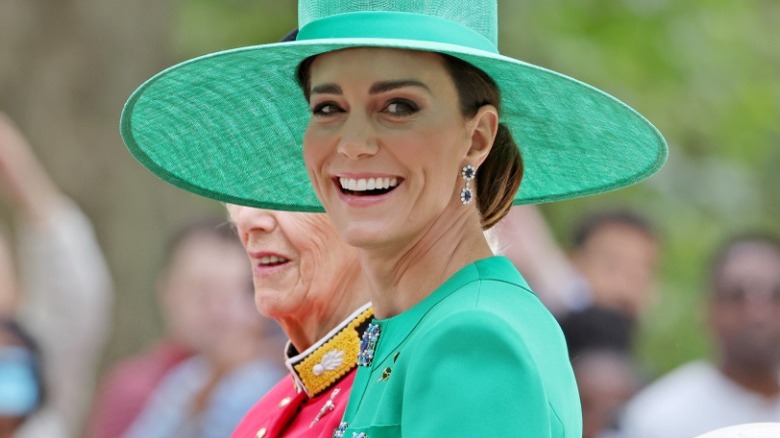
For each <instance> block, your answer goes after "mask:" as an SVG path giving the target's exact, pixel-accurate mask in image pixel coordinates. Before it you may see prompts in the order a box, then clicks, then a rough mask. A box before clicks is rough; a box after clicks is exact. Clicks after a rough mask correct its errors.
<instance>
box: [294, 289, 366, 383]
mask: <svg viewBox="0 0 780 438" xmlns="http://www.w3.org/2000/svg"><path fill="white" fill-rule="evenodd" d="M373 316H374V310H373V309H372V308H371V304H370V303H369V304H366V305H364V306H363V307H361V308H359V309H358V310H356V311H355V312H354V313H353V314H352V315H350V316H349V317H348V318H347V319H345V320H344V321H343V322H342V323H341V324H339V325H338V326H336V328H334V329H333V330H331V331H330V332H329V333H328V334H327V335H326V336H325V337H324V338H322V339H320V340H319V341H317V343H315V344H314V345H312V346H311V347H309V348H308V349H306V351H304V352H302V353H298V352H297V351H296V350H295V347H293V345H292V344H291V343H289V342H288V343H287V349H286V353H287V360H286V361H285V364H286V365H287V369H288V370H289V371H290V374H291V375H292V377H293V380H294V381H295V386H296V388H297V389H298V390H299V391H300V390H303V391H304V392H305V393H306V395H307V396H309V398H313V397H316V396H318V395H320V394H322V393H323V392H324V391H326V390H327V389H328V388H330V387H331V386H332V385H333V384H334V383H336V382H338V381H339V379H341V378H342V377H344V376H345V375H346V374H347V373H349V372H350V371H352V369H353V368H355V367H356V366H357V356H358V352H359V350H360V337H361V336H362V334H363V331H365V329H366V327H367V326H368V323H369V322H370V320H371V318H372V317H373Z"/></svg>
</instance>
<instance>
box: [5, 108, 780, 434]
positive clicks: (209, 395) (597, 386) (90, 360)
mask: <svg viewBox="0 0 780 438" xmlns="http://www.w3.org/2000/svg"><path fill="white" fill-rule="evenodd" d="M0 196H1V199H2V202H3V203H4V204H6V205H7V207H8V208H9V209H10V211H11V212H12V213H13V216H14V224H13V225H14V226H13V231H14V236H15V238H14V239H13V240H11V239H10V237H11V236H10V235H8V236H6V237H3V236H1V235H0V438H5V437H16V438H20V437H51V438H58V437H74V436H86V437H88V438H104V437H105V438H108V437H122V436H124V437H144V438H148V437H161V438H162V437H172V436H179V437H225V436H228V435H229V432H230V431H231V430H233V428H235V426H236V425H237V424H238V423H239V421H240V420H241V418H242V417H243V416H244V414H245V413H246V412H247V411H248V410H249V409H250V408H251V407H252V406H253V405H254V404H255V402H256V401H257V400H258V399H260V398H261V397H262V396H263V395H264V394H265V392H266V391H268V390H269V389H270V388H271V387H272V386H273V385H274V384H275V383H276V382H277V381H278V380H279V379H280V378H282V377H283V376H284V375H285V374H286V370H285V368H284V366H283V357H284V356H283V350H284V348H285V347H284V341H285V339H284V338H285V336H284V335H283V333H282V332H281V330H280V329H279V327H278V326H277V325H276V323H275V322H273V321H272V320H270V319H268V318H265V317H262V316H260V314H259V313H258V311H257V308H256V303H255V299H254V297H253V294H254V287H253V284H252V278H253V273H252V268H251V265H250V264H249V263H248V259H247V253H246V251H245V248H244V247H243V246H242V242H241V241H240V240H239V239H238V237H237V235H236V231H235V228H234V226H233V225H231V224H230V222H229V220H228V219H227V216H225V217H218V218H198V219H196V220H194V221H193V222H192V223H190V224H188V225H187V226H185V227H184V228H182V229H181V230H180V231H179V232H178V233H177V234H175V235H173V236H171V238H170V240H169V242H168V245H167V247H166V248H165V250H166V258H165V260H166V261H165V263H164V266H160V269H159V278H158V281H157V290H156V291H155V293H156V297H157V299H158V303H159V309H160V313H161V315H162V316H163V319H164V327H165V328H164V331H163V332H162V333H160V335H159V339H157V340H156V341H155V342H154V343H153V344H152V345H149V346H148V348H147V349H145V350H143V351H140V352H137V353H136V354H135V355H133V356H132V357H127V358H123V359H121V360H119V361H118V362H117V363H113V364H108V367H107V368H106V371H105V372H103V373H100V374H101V375H100V376H98V374H99V372H98V371H99V369H100V366H101V360H102V357H103V355H102V354H103V349H104V347H105V344H106V341H107V338H108V334H109V333H110V331H111V315H112V312H113V309H112V304H113V300H114V294H115V293H116V292H115V290H114V288H113V286H112V282H111V275H110V272H109V269H108V267H107V264H106V262H105V260H104V258H103V255H102V252H101V249H100V246H99V245H98V242H97V239H96V237H95V234H94V231H93V229H92V224H91V223H90V221H89V219H88V218H87V217H86V216H85V214H84V213H83V212H82V211H81V210H80V209H79V207H78V206H77V205H76V203H75V202H73V201H72V200H71V199H69V198H68V197H67V195H65V194H63V193H62V192H61V191H60V190H59V188H58V187H57V185H56V184H55V183H54V182H53V181H52V180H51V179H50V178H49V176H48V175H47V173H46V171H45V170H44V169H43V168H42V166H41V165H40V163H39V162H38V161H37V159H36V157H35V156H34V154H33V151H32V148H31V147H30V145H29V144H28V143H27V141H26V139H25V137H24V136H23V135H22V134H21V133H20V132H19V130H18V129H17V128H16V127H15V125H14V124H13V122H12V121H11V120H9V119H8V118H7V117H6V116H4V115H3V114H2V113H0ZM492 233H493V235H492V236H491V240H492V241H494V242H495V244H496V248H497V251H498V252H500V253H502V254H504V255H506V256H507V257H509V258H510V260H512V261H513V262H514V263H515V264H516V266H517V267H518V269H519V270H520V271H521V272H522V273H523V274H524V275H525V276H526V278H527V280H528V282H529V283H530V285H531V286H532V288H533V289H534V290H535V291H536V293H537V294H538V295H539V296H540V298H541V299H542V301H543V302H544V303H545V304H546V305H547V306H548V307H549V308H550V310H551V311H552V312H553V313H554V314H555V315H556V317H557V318H558V320H559V322H560V324H561V327H562V328H563V332H564V335H565V337H566V340H567V344H568V346H569V353H570V357H571V361H572V365H573V367H574V371H575V375H576V378H577V383H578V385H579V391H580V396H581V401H582V408H583V417H584V438H645V437H648V438H649V437H665V438H674V437H691V436H695V435H697V434H700V433H704V432H706V431H709V430H712V429H715V428H718V427H723V426H728V425H732V424H739V423H747V422H761V421H780V381H779V380H778V376H779V375H780V374H779V373H778V371H779V370H780V242H779V241H778V240H777V238H776V237H773V236H771V235H765V234H761V233H760V232H755V233H752V234H744V235H740V236H723V239H724V243H723V245H722V246H721V247H720V248H719V249H718V250H717V251H715V252H714V254H712V259H711V262H710V265H709V266H707V267H706V268H703V270H705V271H706V272H707V273H708V276H707V279H706V281H705V282H704V284H705V286H706V287H705V289H706V290H705V291H703V293H702V296H701V302H702V304H703V308H704V309H706V321H707V325H706V327H707V330H708V333H706V334H705V333H703V334H702V336H708V337H710V338H711V340H712V345H713V347H714V351H715V354H714V355H713V356H712V357H709V358H701V359H699V360H697V361H694V362H691V363H687V364H684V365H682V366H680V367H679V368H678V369H675V370H673V371H672V372H670V373H668V374H666V375H661V376H657V375H655V374H654V373H653V372H652V371H648V369H649V368H648V366H647V364H642V363H639V362H638V360H637V356H636V353H635V349H636V348H635V344H636V337H637V334H636V333H637V329H638V327H641V325H642V324H643V322H644V321H645V320H646V318H648V317H649V316H648V315H649V314H650V311H649V310H650V309H651V308H652V306H653V305H654V303H655V301H656V299H657V297H658V296H659V294H660V292H661V291H659V290H658V284H659V282H658V271H659V269H658V268H659V263H660V260H661V258H662V257H663V242H662V240H663V238H662V236H661V235H660V232H659V231H658V230H657V229H656V227H655V226H654V224H653V223H651V221H649V220H648V219H647V218H646V217H644V216H643V215H642V214H640V213H639V212H636V211H631V210H627V209H616V210H609V211H599V212H595V213H593V214H590V215H586V216H584V217H582V218H581V220H580V221H579V222H578V225H577V226H576V227H575V228H574V229H573V230H572V233H571V239H570V241H569V242H563V243H560V242H558V241H557V240H556V239H555V237H554V236H553V234H552V232H551V230H550V229H549V227H548V225H547V222H546V221H545V219H544V217H543V215H542V213H541V211H540V210H539V209H538V208H536V207H531V206H523V207H515V208H514V209H513V210H512V212H511V213H510V214H509V216H508V217H507V218H505V219H504V220H503V221H502V222H501V223H500V224H499V225H498V226H497V227H496V229H495V231H493V232H492ZM12 241H13V244H12V243H11V242H12ZM255 287H257V286H255Z"/></svg>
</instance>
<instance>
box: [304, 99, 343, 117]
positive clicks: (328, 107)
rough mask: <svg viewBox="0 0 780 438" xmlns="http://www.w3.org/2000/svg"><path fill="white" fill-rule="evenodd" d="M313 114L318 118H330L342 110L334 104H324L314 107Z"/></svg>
mask: <svg viewBox="0 0 780 438" xmlns="http://www.w3.org/2000/svg"><path fill="white" fill-rule="evenodd" d="M311 112H312V114H314V115H317V116H330V115H333V114H336V113H338V112H341V109H340V108H339V107H338V106H336V104H334V103H332V102H324V103H321V104H318V105H315V106H314V109H312V111H311Z"/></svg>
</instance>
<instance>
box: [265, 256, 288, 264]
mask: <svg viewBox="0 0 780 438" xmlns="http://www.w3.org/2000/svg"><path fill="white" fill-rule="evenodd" d="M286 261H287V259H286V258H284V257H277V256H275V255H271V256H262V257H260V264H261V265H276V264H278V263H284V262H286Z"/></svg>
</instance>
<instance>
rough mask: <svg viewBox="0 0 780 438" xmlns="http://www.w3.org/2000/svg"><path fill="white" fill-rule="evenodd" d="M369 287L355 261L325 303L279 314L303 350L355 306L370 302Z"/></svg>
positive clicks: (297, 344)
mask: <svg viewBox="0 0 780 438" xmlns="http://www.w3.org/2000/svg"><path fill="white" fill-rule="evenodd" d="M368 291H369V287H368V284H367V282H366V281H365V277H364V276H363V274H362V273H361V272H360V267H359V266H358V265H357V264H355V266H352V267H351V269H350V270H349V272H348V273H345V274H344V275H342V276H341V281H340V282H339V284H337V285H333V286H332V287H331V289H330V290H329V291H328V293H326V294H321V295H323V296H325V297H327V300H326V301H324V302H321V303H315V302H310V303H307V305H306V306H305V307H304V308H301V309H299V310H298V311H296V312H294V314H292V315H289V316H287V317H278V318H276V320H277V322H278V323H279V325H280V326H281V327H282V330H284V332H285V334H286V335H287V337H288V338H290V342H291V343H292V344H293V346H295V349H296V350H298V351H299V352H302V351H305V350H306V349H308V348H309V347H311V346H312V345H314V344H315V343H317V341H319V340H320V339H322V338H323V337H325V335H327V334H328V333H329V332H330V331H331V330H333V329H334V328H336V326H338V325H339V324H340V323H341V322H343V321H344V320H345V319H347V317H349V316H350V315H351V314H352V313H354V312H355V310H357V309H359V308H360V307H361V306H363V305H365V304H366V303H367V302H369V300H370V297H369V294H368Z"/></svg>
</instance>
